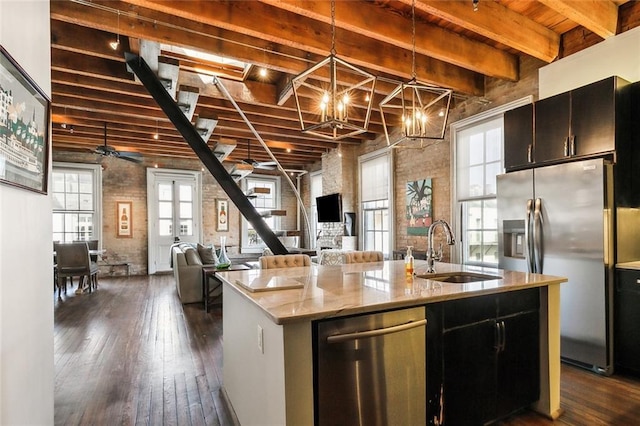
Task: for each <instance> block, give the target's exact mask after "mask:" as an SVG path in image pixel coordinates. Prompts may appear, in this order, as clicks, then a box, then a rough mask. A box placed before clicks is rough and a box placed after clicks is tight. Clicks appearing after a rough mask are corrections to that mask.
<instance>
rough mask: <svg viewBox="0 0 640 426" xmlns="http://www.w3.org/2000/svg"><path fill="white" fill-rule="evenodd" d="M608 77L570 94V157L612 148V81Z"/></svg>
mask: <svg viewBox="0 0 640 426" xmlns="http://www.w3.org/2000/svg"><path fill="white" fill-rule="evenodd" d="M617 80H618V79H617V78H615V77H610V78H607V79H606V80H602V81H598V82H596V83H593V84H589V85H588V86H584V87H581V88H579V89H576V90H573V91H572V92H571V138H573V142H572V143H573V144H575V151H574V155H593V154H600V153H603V152H607V151H613V150H614V149H615V129H616V117H615V115H616V95H615V94H616V82H617Z"/></svg>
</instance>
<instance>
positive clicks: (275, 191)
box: [242, 176, 280, 253]
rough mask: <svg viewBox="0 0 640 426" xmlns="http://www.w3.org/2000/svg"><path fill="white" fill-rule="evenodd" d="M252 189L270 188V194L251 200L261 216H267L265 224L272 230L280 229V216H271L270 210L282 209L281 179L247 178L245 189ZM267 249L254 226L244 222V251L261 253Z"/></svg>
mask: <svg viewBox="0 0 640 426" xmlns="http://www.w3.org/2000/svg"><path fill="white" fill-rule="evenodd" d="M251 188H269V193H268V194H259V195H258V196H257V197H255V198H251V199H250V201H251V204H253V205H254V206H255V208H256V210H258V212H260V213H261V214H264V215H265V222H266V223H267V225H269V227H270V228H271V229H272V230H274V231H275V230H277V229H278V228H279V227H280V218H279V217H278V216H270V215H269V214H268V212H269V211H270V210H277V209H279V208H280V178H279V177H270V176H269V177H267V176H265V177H256V176H252V177H246V178H245V179H244V189H245V190H247V191H248V190H250V189H251ZM265 247H266V244H265V243H264V241H262V238H260V235H258V233H257V232H256V230H255V229H253V226H252V225H251V224H250V223H249V221H247V220H242V251H243V252H248V253H259V252H262V250H263V249H264V248H265Z"/></svg>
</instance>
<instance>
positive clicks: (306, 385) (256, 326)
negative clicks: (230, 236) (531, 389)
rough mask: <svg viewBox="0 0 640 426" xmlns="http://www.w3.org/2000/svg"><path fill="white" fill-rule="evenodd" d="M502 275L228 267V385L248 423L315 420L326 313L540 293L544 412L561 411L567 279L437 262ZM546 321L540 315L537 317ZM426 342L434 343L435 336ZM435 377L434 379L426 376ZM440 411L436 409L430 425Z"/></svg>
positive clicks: (378, 265) (376, 266) (382, 266)
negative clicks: (320, 326)
mask: <svg viewBox="0 0 640 426" xmlns="http://www.w3.org/2000/svg"><path fill="white" fill-rule="evenodd" d="M436 270H437V271H438V273H452V272H456V271H465V272H467V273H473V274H486V275H490V276H493V277H497V278H496V279H486V280H483V281H477V282H468V283H460V284H457V283H446V282H440V281H434V280H431V279H424V278H419V277H418V276H419V275H421V274H423V273H424V271H426V262H423V261H416V262H415V271H416V275H417V276H415V277H406V275H405V272H404V263H403V261H385V262H374V263H363V264H350V265H341V266H318V265H312V266H311V267H300V268H287V269H271V270H248V271H238V272H226V273H220V278H221V279H222V281H223V283H224V302H223V333H224V334H223V335H224V348H223V353H224V363H223V364H224V379H223V382H224V387H225V391H226V394H227V397H228V398H229V401H230V403H231V405H232V406H233V408H234V410H235V412H236V414H237V416H238V420H239V421H240V423H241V424H242V425H254V424H274V425H276V424H277V425H312V424H314V354H313V350H314V342H313V339H314V336H313V325H314V323H315V322H318V321H321V320H325V319H327V318H338V317H346V316H352V315H359V314H370V313H375V312H382V311H389V310H395V309H401V308H408V307H419V306H426V309H427V311H429V309H430V306H434V307H435V306H441V305H442V303H449V302H451V301H457V300H463V299H469V301H471V302H472V300H471V298H478V300H480V298H482V297H483V296H488V295H501V294H507V293H510V292H518V291H520V290H526V289H539V290H540V291H539V294H540V301H539V328H536V330H539V342H540V346H539V347H540V356H539V364H540V365H539V370H536V371H539V376H540V381H539V384H540V393H539V396H540V397H539V400H538V401H537V402H536V403H535V404H534V405H533V408H534V409H535V410H537V411H538V412H540V413H542V414H544V415H546V416H548V417H550V418H556V417H558V416H559V414H560V328H559V318H560V316H559V310H560V304H559V297H560V291H559V285H560V283H562V282H564V281H565V279H564V278H560V277H553V276H545V275H539V274H528V273H521V272H511V271H502V270H498V269H489V268H478V267H469V266H462V265H454V264H445V263H436ZM536 318H538V317H536ZM427 345H429V340H428V339H427ZM430 379H431V380H432V381H433V378H431V377H430V375H427V381H429V380H430ZM434 415H435V414H434V413H429V416H430V420H429V421H430V423H435V422H437V419H435V420H434V419H433V416H434Z"/></svg>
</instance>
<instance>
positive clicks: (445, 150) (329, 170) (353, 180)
mask: <svg viewBox="0 0 640 426" xmlns="http://www.w3.org/2000/svg"><path fill="white" fill-rule="evenodd" d="M542 65H544V64H543V63H542V62H541V61H538V60H536V59H532V58H525V59H523V60H521V62H520V72H521V77H520V80H519V81H517V82H510V81H504V80H497V79H491V78H487V79H485V87H486V93H485V96H484V97H483V98H481V99H479V98H469V99H460V98H455V100H454V104H453V108H452V111H451V113H450V116H449V124H451V123H453V122H456V121H459V120H461V119H464V118H467V117H470V116H472V115H475V114H478V113H480V112H483V111H486V110H489V109H491V108H495V107H497V106H500V105H502V104H504V103H507V102H510V101H513V100H516V99H519V98H522V97H524V96H527V95H531V94H533V95H534V97H535V98H537V94H538V72H537V71H538V68H539V67H540V66H542ZM385 147H386V140H385V139H384V137H382V138H378V139H377V140H375V141H368V142H364V143H362V145H360V146H358V147H354V146H351V145H343V146H341V147H340V149H339V150H338V149H335V150H331V151H328V152H327V153H325V154H323V157H322V161H321V162H319V163H316V164H313V165H311V166H310V167H309V171H313V170H320V169H321V170H322V172H323V178H322V180H323V181H322V184H323V194H331V193H334V192H339V193H341V194H342V196H343V199H342V201H343V210H344V211H354V212H357V206H358V202H359V200H358V199H357V198H358V192H357V189H358V182H357V178H358V173H357V159H358V156H360V155H363V154H365V153H369V152H372V151H376V150H378V149H384V148H385ZM393 152H394V164H393V167H394V171H395V188H394V189H395V194H396V197H395V200H394V209H395V228H396V229H395V247H396V248H404V247H406V246H407V245H413V246H414V247H416V249H417V250H422V249H424V247H426V237H423V236H420V237H416V236H409V235H407V232H406V228H405V227H404V214H405V211H404V210H405V205H404V204H405V200H404V198H405V188H406V184H407V182H410V181H413V180H418V179H424V178H429V177H430V178H431V179H432V184H433V216H434V218H435V219H445V220H447V221H451V220H452V212H451V170H450V162H451V146H450V135H449V129H448V128H447V132H446V134H445V138H444V141H442V142H441V143H439V144H436V145H433V146H430V147H427V148H423V149H419V150H415V149H395V150H394V151H393ZM53 158H54V161H68V162H87V163H93V162H95V160H96V158H95V155H94V154H83V153H70V152H60V151H54V153H53ZM156 163H157V164H158V167H161V168H172V169H184V170H201V165H200V163H199V161H196V160H183V159H173V158H171V159H168V158H166V157H157V158H152V157H147V158H145V162H144V163H143V164H142V165H137V164H133V163H129V162H126V161H121V160H117V159H104V160H103V162H102V164H103V166H104V167H105V170H104V172H103V209H104V216H103V227H104V228H103V245H104V246H105V247H107V249H108V250H109V252H110V253H113V256H119V257H120V258H122V259H126V260H127V261H129V262H131V263H132V270H133V273H136V274H146V273H147V208H146V206H147V200H146V168H147V167H153V166H154V164H156ZM202 183H203V194H202V204H203V221H204V222H203V241H204V242H207V243H208V242H213V243H215V244H216V245H217V244H219V237H220V236H221V235H225V236H226V237H227V243H228V244H230V245H233V246H236V247H239V245H240V223H241V222H240V220H241V219H240V214H239V212H238V209H237V208H236V207H235V206H233V205H230V207H229V225H230V229H229V232H225V233H217V232H216V231H215V220H216V218H215V199H216V198H228V197H227V196H226V194H225V193H224V192H223V191H222V190H221V189H220V187H219V186H218V185H217V184H216V183H215V181H214V179H213V177H212V176H211V175H210V174H209V173H208V172H205V173H203V181H202ZM294 183H296V182H295V179H294ZM281 188H282V200H281V206H282V208H283V209H286V210H287V212H288V213H287V216H285V217H283V218H281V228H282V229H284V230H297V229H298V228H297V204H296V203H297V200H296V197H295V195H294V193H293V191H292V190H291V188H290V187H289V185H288V184H287V183H286V181H285V180H284V179H283V180H282V186H281ZM301 192H302V198H303V201H304V203H305V205H306V206H309V205H310V201H309V175H308V174H307V175H304V176H303V178H302V179H301ZM118 200H132V201H133V203H134V204H133V211H134V223H133V226H134V238H132V239H123V238H116V237H115V202H116V201H118ZM307 211H308V210H307ZM360 220H361V218H359V217H358V218H356V221H357V222H358V223H359V221H360ZM300 227H301V228H302V230H303V231H306V229H305V224H304V221H303V220H302V219H301V221H300ZM323 233H324V234H325V236H324V237H323V238H322V239H321V240H319V245H321V246H332V247H341V246H342V240H341V238H340V237H341V236H342V234H343V227H342V225H341V224H323ZM306 240H308V237H307V236H304V237H303V238H302V243H301V244H302V246H305V245H306V244H305V242H304V241H306ZM235 250H237V248H236V249H235Z"/></svg>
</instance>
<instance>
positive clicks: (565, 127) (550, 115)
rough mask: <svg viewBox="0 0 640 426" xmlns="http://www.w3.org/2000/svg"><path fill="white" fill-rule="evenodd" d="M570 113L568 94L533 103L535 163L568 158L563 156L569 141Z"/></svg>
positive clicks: (569, 95)
mask: <svg viewBox="0 0 640 426" xmlns="http://www.w3.org/2000/svg"><path fill="white" fill-rule="evenodd" d="M570 111H571V94H570V93H569V92H568V93H562V94H560V95H556V96H552V97H550V98H547V99H543V100H541V101H538V102H536V103H535V108H534V114H535V126H534V129H535V130H534V133H535V159H536V163H546V162H549V161H552V160H559V159H562V158H565V157H568V155H565V144H567V143H568V141H569V128H570V122H571V114H570ZM566 154H568V152H567V153H566Z"/></svg>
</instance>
